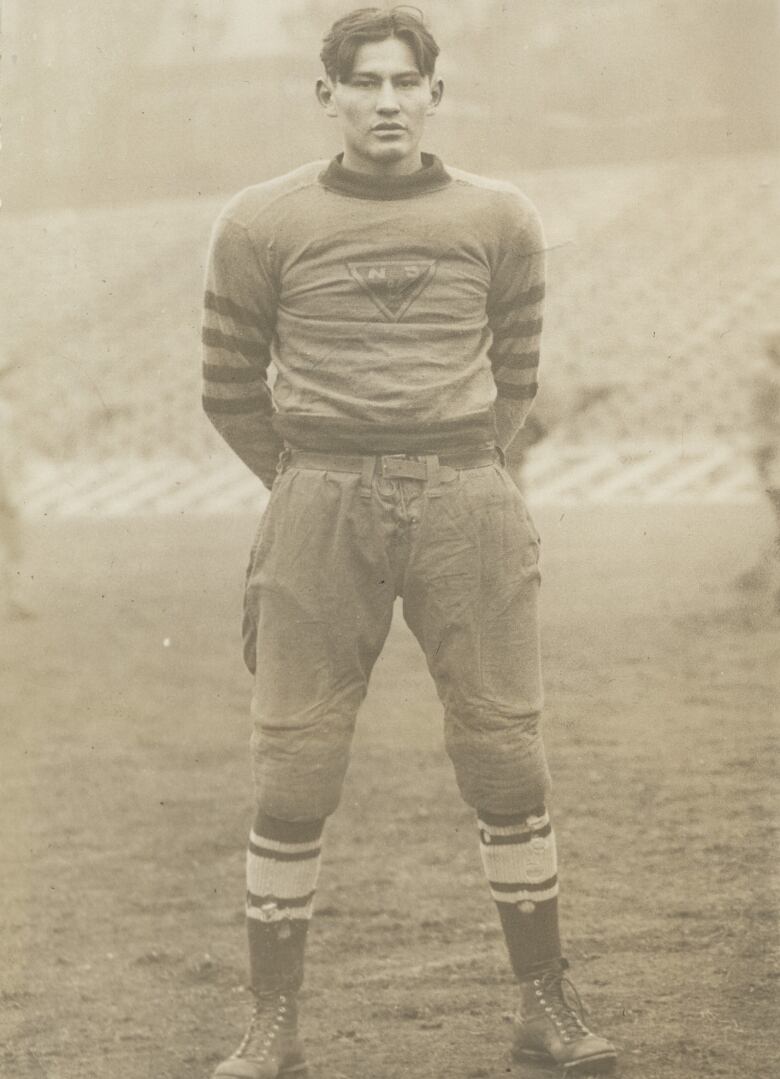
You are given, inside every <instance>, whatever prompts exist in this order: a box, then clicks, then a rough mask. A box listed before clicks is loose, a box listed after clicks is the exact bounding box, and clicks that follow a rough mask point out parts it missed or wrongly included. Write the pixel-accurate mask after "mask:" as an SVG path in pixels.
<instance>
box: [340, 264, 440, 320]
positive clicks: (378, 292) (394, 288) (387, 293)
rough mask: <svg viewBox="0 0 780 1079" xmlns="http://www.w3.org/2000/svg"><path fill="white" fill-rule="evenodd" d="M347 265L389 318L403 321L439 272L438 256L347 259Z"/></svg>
mask: <svg viewBox="0 0 780 1079" xmlns="http://www.w3.org/2000/svg"><path fill="white" fill-rule="evenodd" d="M347 269H348V270H349V272H350V273H351V274H352V276H353V277H354V279H355V280H356V281H357V283H358V284H359V285H360V287H361V288H362V289H364V291H365V292H367V293H368V295H369V296H370V297H371V299H372V300H373V302H374V303H375V304H376V306H377V307H378V308H379V310H380V311H381V312H382V314H383V315H384V316H385V318H386V319H387V320H388V322H400V320H401V319H402V318H403V316H404V315H405V314H406V312H407V311H408V310H409V308H410V307H411V305H412V304H413V303H414V301H415V300H416V299H417V297H418V296H419V295H420V293H421V292H422V291H423V289H424V288H425V287H426V285H428V284H429V283H430V282H431V281H432V280H433V276H434V274H435V273H436V261H435V259H388V260H385V261H382V262H348V263H347Z"/></svg>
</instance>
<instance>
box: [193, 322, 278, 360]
mask: <svg viewBox="0 0 780 1079" xmlns="http://www.w3.org/2000/svg"><path fill="white" fill-rule="evenodd" d="M201 339H202V341H203V344H204V345H207V346H208V347H209V348H221V349H222V350H223V351H224V352H237V353H238V354H239V355H240V356H245V357H246V358H247V359H248V360H263V359H265V360H269V356H268V348H267V346H266V345H265V344H263V343H262V342H260V341H249V340H247V338H245V337H234V336H233V335H232V334H228V333H223V332H222V331H221V330H212V329H211V328H210V327H208V326H204V327H203V333H202V335H201Z"/></svg>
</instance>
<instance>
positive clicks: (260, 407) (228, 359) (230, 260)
mask: <svg viewBox="0 0 780 1079" xmlns="http://www.w3.org/2000/svg"><path fill="white" fill-rule="evenodd" d="M275 322H276V289H275V287H274V286H273V284H272V283H271V279H270V276H269V274H268V271H267V269H266V268H265V267H264V266H263V264H262V263H261V261H260V259H259V258H258V253H257V251H256V248H255V245H253V244H252V242H251V240H250V238H249V236H248V235H247V233H246V230H245V229H244V227H243V226H242V225H239V224H237V223H235V222H233V221H231V220H230V218H228V217H224V216H223V217H222V218H220V220H219V221H218V222H217V225H216V227H215V229H214V235H213V237H212V242H211V250H210V253H209V262H208V270H207V274H206V294H205V297H204V306H203V335H202V340H203V408H204V410H205V412H206V415H207V416H208V418H209V419H210V420H211V422H212V423H213V425H214V427H215V428H216V429H217V431H218V432H219V433H220V435H221V436H222V437H223V438H224V439H225V441H226V442H227V444H228V445H229V446H230V448H231V449H232V450H233V451H234V453H236V454H237V456H238V457H240V458H241V460H242V461H243V462H244V464H246V465H247V466H248V467H249V468H250V469H251V470H252V472H254V473H255V475H256V476H259V477H260V479H261V480H262V481H263V483H264V484H265V486H266V487H269V488H270V487H271V485H272V484H273V481H274V477H275V475H276V463H277V460H278V458H279V454H280V453H281V451H282V448H283V443H282V440H281V439H280V438H279V436H278V435H277V434H276V432H275V431H274V430H273V427H272V426H271V418H272V415H273V399H272V396H271V390H270V388H269V386H268V379H267V375H268V366H269V364H270V362H271V354H270V345H271V340H272V338H273V333H274V325H275Z"/></svg>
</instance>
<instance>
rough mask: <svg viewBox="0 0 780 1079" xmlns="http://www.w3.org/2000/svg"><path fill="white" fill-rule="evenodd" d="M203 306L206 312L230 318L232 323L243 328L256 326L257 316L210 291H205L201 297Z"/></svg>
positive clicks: (225, 297)
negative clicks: (236, 323) (238, 324)
mask: <svg viewBox="0 0 780 1079" xmlns="http://www.w3.org/2000/svg"><path fill="white" fill-rule="evenodd" d="M203 306H204V307H205V308H206V309H207V310H208V311H214V312H215V313H216V314H217V315H222V316H223V317H227V318H232V319H233V321H234V322H239V323H241V324H242V325H243V326H257V321H258V319H257V315H255V314H253V313H252V312H251V311H249V310H248V309H247V308H246V307H241V306H240V304H237V303H235V302H234V301H233V300H229V299H228V298H227V296H218V295H217V294H216V292H212V291H211V289H207V291H206V294H205V296H204V297H203Z"/></svg>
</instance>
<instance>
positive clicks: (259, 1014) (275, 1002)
mask: <svg viewBox="0 0 780 1079" xmlns="http://www.w3.org/2000/svg"><path fill="white" fill-rule="evenodd" d="M288 1010H289V1004H288V998H287V997H286V996H285V995H284V993H271V994H258V995H257V996H256V997H255V1006H254V1010H253V1012H252V1018H251V1019H250V1020H249V1026H248V1027H247V1031H246V1034H245V1035H244V1037H243V1040H242V1042H241V1044H240V1045H239V1047H238V1049H236V1051H235V1053H234V1054H233V1056H234V1058H236V1059H241V1058H242V1057H244V1058H246V1057H247V1056H248V1057H250V1058H251V1059H252V1060H257V1061H261V1060H265V1058H266V1057H267V1056H268V1054H269V1053H270V1051H271V1048H272V1047H273V1044H274V1041H275V1040H276V1036H277V1034H278V1033H279V1029H280V1027H281V1026H282V1024H283V1023H284V1021H285V1019H286V1017H287V1012H288Z"/></svg>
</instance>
